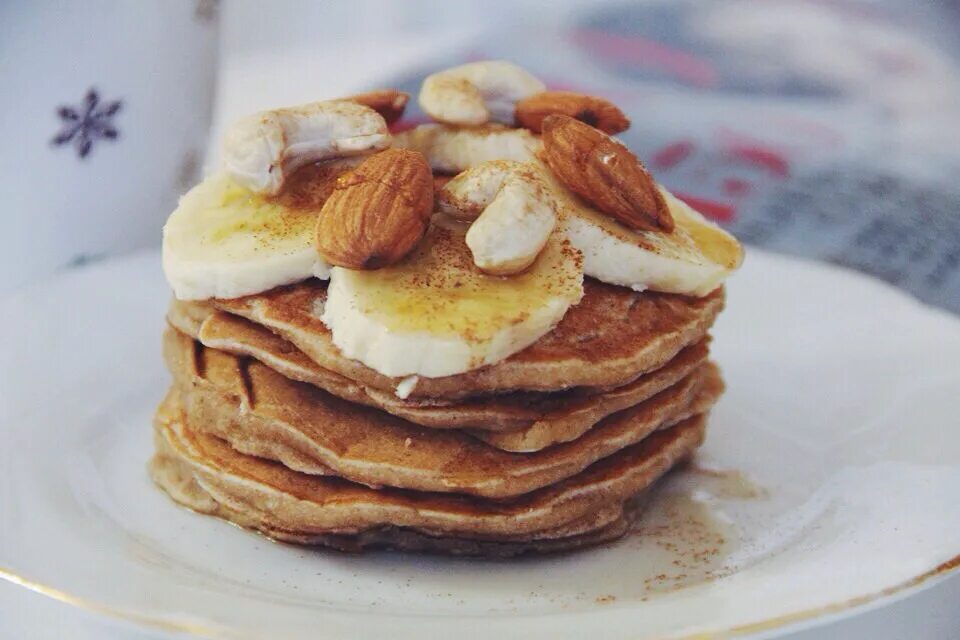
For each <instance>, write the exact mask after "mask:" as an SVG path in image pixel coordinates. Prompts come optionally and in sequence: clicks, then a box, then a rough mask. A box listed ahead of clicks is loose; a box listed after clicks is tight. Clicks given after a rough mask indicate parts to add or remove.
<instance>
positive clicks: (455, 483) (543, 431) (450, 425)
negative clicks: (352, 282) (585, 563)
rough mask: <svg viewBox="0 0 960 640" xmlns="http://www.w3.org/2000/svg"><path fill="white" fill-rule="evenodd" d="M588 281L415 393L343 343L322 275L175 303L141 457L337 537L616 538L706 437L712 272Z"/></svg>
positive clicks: (292, 535)
mask: <svg viewBox="0 0 960 640" xmlns="http://www.w3.org/2000/svg"><path fill="white" fill-rule="evenodd" d="M584 289H585V295H584V297H583V300H582V301H581V302H580V304H578V305H576V306H574V307H572V308H571V309H570V310H569V311H568V312H567V314H566V315H565V316H564V318H563V320H562V321H561V322H560V324H559V325H558V326H557V327H556V328H555V329H554V330H553V331H551V332H550V333H548V334H547V335H545V336H543V337H542V338H541V339H540V340H539V341H537V342H536V343H534V344H533V345H532V346H530V347H528V348H526V349H524V350H523V351H520V352H519V353H516V354H514V355H513V356H511V357H509V358H507V359H506V360H503V361H501V362H498V363H496V364H493V365H490V366H487V367H484V368H481V369H476V370H472V371H469V372H466V373H462V374H458V375H453V376H448V377H442V378H420V379H419V380H418V381H417V384H416V386H415V387H414V388H413V390H412V392H411V393H410V395H408V396H407V397H401V396H403V395H406V394H405V393H401V394H399V395H398V392H397V390H398V387H400V388H401V389H403V382H404V381H403V380H401V379H397V378H390V377H388V376H384V375H382V374H380V373H377V372H376V371H374V370H372V369H370V368H368V367H366V366H365V365H363V364H361V363H359V362H357V361H354V360H350V359H347V358H345V357H344V356H343V355H341V354H340V353H339V351H338V350H337V348H336V347H335V346H334V345H333V343H332V340H331V335H330V332H329V330H328V329H327V327H326V326H325V325H324V324H323V323H322V322H321V321H320V314H321V313H322V309H323V305H324V301H325V297H326V285H325V284H324V283H322V282H320V281H317V280H310V281H306V282H303V283H300V284H295V285H291V286H287V287H281V288H278V289H274V290H271V291H268V292H266V293H263V294H258V295H253V296H249V297H245V298H239V299H233V300H217V299H214V300H207V301H202V302H185V301H174V302H173V303H172V306H171V308H170V311H169V314H168V321H169V324H170V328H169V329H168V330H167V333H166V335H165V338H164V350H165V356H166V362H167V364H168V366H169V368H170V371H171V372H172V374H173V384H172V387H171V389H170V391H169V393H168V395H167V397H166V399H165V400H164V402H163V404H162V405H161V407H160V409H159V411H158V412H157V418H156V446H157V451H156V455H155V457H154V459H153V461H152V463H151V472H152V475H153V477H154V479H155V480H156V482H157V483H158V484H159V485H160V486H162V487H163V488H164V489H165V490H166V491H167V492H168V493H169V494H170V495H171V496H172V497H173V498H174V499H175V500H176V501H178V502H180V503H182V504H184V505H186V506H189V507H191V508H193V509H195V510H197V511H200V512H204V513H210V514H214V515H217V516H219V517H222V518H225V519H227V520H230V521H233V522H235V523H238V524H240V525H243V526H245V527H249V528H253V529H256V530H259V531H261V532H263V533H265V534H267V535H269V536H271V537H273V538H276V539H279V540H284V541H291V542H298V543H305V544H318V545H325V546H331V547H335V548H340V549H349V550H355V549H362V548H365V547H370V546H376V547H392V548H397V549H405V550H423V551H439V552H445V553H453V554H462V555H490V556H509V555H515V554H519V553H525V552H553V551H561V550H568V549H575V548H579V547H584V546H588V545H594V544H597V543H600V542H604V541H608V540H611V539H614V538H617V537H619V536H621V535H623V534H624V533H625V532H626V531H627V529H628V528H629V526H630V523H631V521H632V519H633V518H634V517H635V514H636V513H637V511H638V508H639V506H640V504H641V502H642V496H643V495H644V494H645V492H646V490H647V489H648V488H649V487H650V486H651V485H652V484H653V483H654V482H655V481H656V480H657V479H658V478H660V477H661V476H662V475H663V474H664V473H666V472H667V471H668V470H669V469H671V468H672V467H674V466H675V465H676V464H678V463H679V462H681V461H683V460H684V459H686V458H688V457H689V456H690V455H691V454H692V453H693V452H694V450H695V449H696V448H697V447H698V446H699V445H700V443H701V442H702V440H703V437H704V427H705V422H706V415H707V412H708V411H709V409H710V408H711V406H712V405H713V404H714V402H715V401H716V400H717V398H718V396H719V395H720V393H721V391H722V386H723V383H722V381H721V379H720V376H719V373H718V371H717V369H716V367H715V366H714V365H713V363H711V362H709V361H708V359H707V356H708V342H709V337H708V335H707V334H708V330H709V328H710V326H711V325H712V323H713V321H714V319H715V318H716V316H717V314H718V313H719V312H720V310H721V308H722V306H723V290H722V289H718V290H717V291H715V292H714V293H712V294H711V295H709V296H706V297H703V298H689V297H684V296H679V295H672V294H662V293H653V292H635V291H631V290H629V289H627V288H624V287H615V286H610V285H606V284H602V283H599V282H597V281H594V280H590V279H588V280H587V281H586V282H585V285H584Z"/></svg>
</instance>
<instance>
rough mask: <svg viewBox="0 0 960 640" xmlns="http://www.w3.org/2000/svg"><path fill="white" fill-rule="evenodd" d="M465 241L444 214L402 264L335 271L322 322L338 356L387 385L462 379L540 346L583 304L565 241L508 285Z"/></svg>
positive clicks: (577, 265)
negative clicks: (477, 261) (406, 379)
mask: <svg viewBox="0 0 960 640" xmlns="http://www.w3.org/2000/svg"><path fill="white" fill-rule="evenodd" d="M465 234H466V224H465V223H462V222H458V221H456V220H453V219H452V218H449V217H447V216H445V215H443V214H437V215H436V216H434V220H433V223H432V224H431V226H430V230H429V231H428V232H427V235H426V237H425V239H424V240H423V242H421V243H420V244H419V245H418V246H417V248H416V249H414V251H413V253H411V254H410V255H409V256H408V257H407V258H406V259H405V260H404V261H403V262H401V263H398V264H396V265H392V266H389V267H385V268H383V269H379V270H377V271H351V270H349V269H343V268H341V267H334V268H333V269H332V271H331V274H330V285H329V288H328V291H327V301H326V304H325V306H324V310H323V315H322V320H323V322H324V323H326V325H327V327H329V328H330V331H331V333H332V336H333V342H334V344H335V345H336V346H337V348H339V349H340V351H341V352H342V353H343V354H344V355H345V356H347V357H348V358H353V359H356V360H359V361H360V362H363V363H364V364H366V365H367V366H369V367H371V368H373V369H375V370H376V371H379V372H380V373H382V374H384V375H388V376H410V375H420V376H426V377H439V376H447V375H453V374H457V373H463V372H464V371H469V370H471V369H476V368H478V367H482V366H484V365H487V364H492V363H494V362H498V361H500V360H502V359H504V358H506V357H508V356H510V355H511V354H513V353H516V352H517V351H520V350H521V349H523V348H525V347H527V346H529V345H530V344H532V343H534V342H536V341H537V340H538V339H539V338H540V337H542V336H543V335H545V334H546V333H548V332H549V331H550V330H551V329H553V327H554V326H555V325H556V324H557V323H558V322H559V321H560V319H561V318H562V317H563V315H564V314H565V313H566V311H567V309H568V308H569V307H570V306H572V305H574V304H577V303H578V302H579V301H580V298H581V297H582V296H583V271H582V267H581V258H580V256H579V253H578V252H577V251H576V250H574V249H573V248H572V247H571V246H570V245H569V243H568V242H567V241H566V240H564V239H563V238H562V236H560V235H559V234H553V235H552V236H550V239H549V240H548V242H547V244H546V246H545V247H544V248H543V250H542V251H541V252H540V254H539V255H538V257H537V258H536V260H535V261H534V262H533V264H532V265H531V266H530V267H529V268H528V269H527V270H526V271H524V272H523V273H520V274H517V275H514V276H511V277H509V278H502V277H497V276H492V275H488V274H485V273H483V272H482V271H480V270H479V269H477V267H476V266H475V265H474V263H473V256H472V254H471V252H470V249H469V248H468V247H467V244H466V241H465Z"/></svg>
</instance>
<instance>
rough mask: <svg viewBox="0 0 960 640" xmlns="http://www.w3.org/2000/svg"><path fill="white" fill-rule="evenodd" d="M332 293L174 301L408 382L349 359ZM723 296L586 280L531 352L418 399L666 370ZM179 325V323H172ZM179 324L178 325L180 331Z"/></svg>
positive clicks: (181, 312) (368, 375)
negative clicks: (337, 333) (334, 330)
mask: <svg viewBox="0 0 960 640" xmlns="http://www.w3.org/2000/svg"><path fill="white" fill-rule="evenodd" d="M325 300H326V285H325V284H324V283H322V282H320V281H318V280H310V281H307V282H302V283H299V284H296V285H292V286H289V287H280V288H278V289H274V290H272V291H268V292H266V293H263V294H258V295H254V296H247V297H245V298H237V299H234V300H212V301H209V302H180V301H178V302H174V304H173V307H172V309H173V312H174V313H172V314H171V315H172V316H173V315H176V316H179V317H180V318H181V320H182V321H186V320H187V319H189V318H191V317H192V318H194V319H199V320H200V321H202V319H203V318H206V317H207V316H209V314H210V312H211V310H213V309H219V310H221V311H226V312H229V313H232V314H235V315H238V316H241V317H244V318H246V319H248V320H250V321H252V322H254V323H257V324H259V325H262V326H264V327H266V328H268V329H270V330H271V331H273V332H274V333H276V334H278V335H280V336H282V337H283V338H285V339H286V340H288V341H290V342H291V343H293V344H294V345H295V346H296V347H297V348H298V349H299V350H300V351H302V352H303V353H304V354H305V355H306V356H307V357H309V358H310V359H311V360H313V361H314V362H315V363H316V364H318V365H320V367H322V368H324V369H328V370H330V371H333V372H335V373H337V374H340V375H341V376H344V377H346V378H349V379H351V380H354V381H356V382H358V383H360V384H362V385H364V386H367V387H370V388H373V389H379V390H381V391H386V392H394V390H395V389H396V388H397V385H398V384H399V383H400V382H401V381H402V379H401V378H393V377H389V376H384V375H382V374H380V373H377V372H376V371H374V370H373V369H371V368H369V367H367V366H366V365H364V364H362V363H360V362H358V361H356V360H351V359H349V358H346V357H344V356H343V355H342V354H341V353H340V352H339V350H338V349H337V348H336V347H335V346H334V344H333V341H332V337H331V334H330V330H329V329H327V327H326V325H324V324H323V322H322V321H321V320H320V315H321V313H322V309H323V305H324V303H325ZM723 303H724V293H723V289H722V288H721V289H718V290H717V291H714V292H713V293H711V294H710V295H709V296H706V297H704V298H688V297H685V296H678V295H673V294H663V293H654V292H649V291H645V292H636V291H631V290H629V289H625V288H623V287H615V286H610V285H606V284H603V283H600V282H597V281H594V280H590V279H587V280H586V281H585V282H584V296H583V300H581V302H580V304H578V305H576V306H574V307H572V308H571V309H570V310H569V311H567V313H566V315H565V316H564V317H563V319H562V320H561V321H560V323H559V324H558V325H557V327H556V328H555V329H554V330H553V331H551V332H550V333H548V334H547V335H545V336H543V337H542V338H541V339H540V340H538V341H537V342H536V343H534V344H533V345H531V346H529V347H527V348H526V349H524V350H523V351H520V352H519V353H516V354H514V355H512V356H510V357H509V358H507V359H505V360H502V361H501V362H498V363H496V364H493V365H490V366H487V367H483V368H480V369H475V370H473V371H468V372H466V373H461V374H457V375H453V376H445V377H441V378H426V377H422V376H421V377H419V378H418V380H417V383H416V386H415V387H414V389H413V391H412V392H411V397H415V398H444V399H459V398H464V397H469V396H475V395H484V394H492V393H504V392H510V391H558V390H562V389H568V388H570V387H599V388H612V387H618V386H622V385H624V384H627V383H628V382H631V381H632V380H634V379H636V378H637V377H638V376H640V375H642V374H643V373H646V372H648V371H652V370H654V369H657V368H659V367H661V366H662V365H664V364H666V363H667V362H669V361H670V360H671V359H672V358H673V357H674V356H675V355H676V354H677V353H678V352H679V351H680V350H681V349H683V348H684V347H686V346H688V345H691V344H693V343H695V342H698V341H700V340H701V339H702V338H703V337H704V336H705V335H706V333H707V331H708V330H709V328H710V326H711V325H712V324H713V321H714V319H715V318H716V316H717V314H718V313H719V312H720V311H721V309H722V308H723ZM174 324H175V325H177V323H176V322H174ZM177 326H179V325H177Z"/></svg>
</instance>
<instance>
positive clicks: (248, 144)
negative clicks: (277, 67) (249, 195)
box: [223, 100, 390, 195]
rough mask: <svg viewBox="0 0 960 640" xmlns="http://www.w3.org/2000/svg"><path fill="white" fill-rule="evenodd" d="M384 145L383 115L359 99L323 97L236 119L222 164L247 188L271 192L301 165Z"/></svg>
mask: <svg viewBox="0 0 960 640" xmlns="http://www.w3.org/2000/svg"><path fill="white" fill-rule="evenodd" d="M389 146H390V133H389V132H388V130H387V123H386V122H385V121H384V119H383V116H381V115H380V114H379V113H377V112H376V111H374V110H373V109H371V108H370V107H367V106H365V105H362V104H357V103H355V102H350V101H346V100H329V101H326V102H312V103H310V104H304V105H300V106H297V107H288V108H285V109H274V110H272V111H262V112H260V113H254V114H252V115H249V116H247V117H245V118H241V119H240V120H238V121H236V122H235V123H234V124H233V125H232V126H231V127H230V129H228V130H227V133H226V135H225V136H224V140H223V163H224V167H225V168H226V170H227V172H228V173H229V174H230V175H231V176H233V178H234V180H236V181H237V182H238V183H240V184H241V185H243V186H245V187H247V188H248V189H249V190H251V191H254V192H256V193H262V194H265V195H276V194H278V193H280V191H281V190H282V189H283V185H284V182H285V181H286V180H287V179H288V178H289V177H290V176H291V175H292V174H293V173H294V172H295V171H296V170H297V169H299V168H300V167H302V166H305V165H307V164H310V163H312V162H318V161H322V160H331V159H334V158H346V157H350V156H356V155H361V154H368V153H371V152H373V151H378V150H380V149H386V148H387V147H389Z"/></svg>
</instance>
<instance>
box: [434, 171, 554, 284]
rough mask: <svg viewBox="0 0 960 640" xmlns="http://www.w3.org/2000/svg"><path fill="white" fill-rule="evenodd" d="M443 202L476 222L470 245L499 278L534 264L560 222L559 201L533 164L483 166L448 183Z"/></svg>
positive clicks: (440, 197)
mask: <svg viewBox="0 0 960 640" xmlns="http://www.w3.org/2000/svg"><path fill="white" fill-rule="evenodd" d="M438 200H439V203H438V204H439V208H440V210H441V211H445V212H447V213H448V214H450V215H452V216H454V217H455V218H458V219H461V220H462V219H474V221H473V224H471V225H470V229H469V231H467V235H466V242H467V246H468V247H469V248H470V252H471V253H472V254H473V261H474V264H476V265H477V267H479V268H480V269H481V270H482V271H484V272H485V273H489V274H493V275H512V274H515V273H519V272H520V271H523V270H524V269H526V268H527V267H529V266H530V265H531V264H533V261H534V260H536V258H537V255H539V253H540V251H541V250H542V249H543V247H544V246H545V245H546V243H547V239H548V238H549V237H550V234H551V233H553V230H554V227H555V226H556V224H557V215H556V212H555V209H554V208H555V203H554V199H553V197H552V196H550V194H549V189H548V188H547V185H546V184H545V183H544V182H543V180H542V179H541V177H540V172H539V171H538V169H537V168H536V167H535V166H534V165H533V164H531V163H524V162H512V161H506V160H495V161H491V162H485V163H483V164H479V165H477V166H475V167H473V168H472V169H467V170H466V171H464V172H463V173H461V174H460V175H458V176H457V177H455V178H453V179H452V180H450V182H448V183H447V184H446V185H444V186H443V188H442V189H441V190H440V193H439V194H438Z"/></svg>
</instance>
